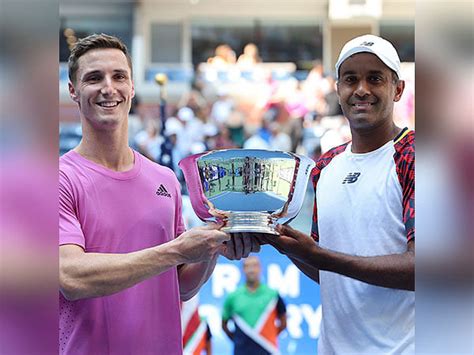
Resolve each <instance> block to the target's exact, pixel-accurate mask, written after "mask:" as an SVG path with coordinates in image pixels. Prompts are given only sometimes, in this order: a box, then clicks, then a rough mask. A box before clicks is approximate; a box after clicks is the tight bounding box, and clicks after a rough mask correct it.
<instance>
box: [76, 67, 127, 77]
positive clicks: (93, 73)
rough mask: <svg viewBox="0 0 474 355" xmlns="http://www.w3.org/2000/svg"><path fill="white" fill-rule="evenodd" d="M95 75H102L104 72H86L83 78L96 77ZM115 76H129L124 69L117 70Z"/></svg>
mask: <svg viewBox="0 0 474 355" xmlns="http://www.w3.org/2000/svg"><path fill="white" fill-rule="evenodd" d="M95 74H102V71H101V70H92V71H90V72H86V73H84V75H83V78H86V77H88V76H91V75H95ZM114 74H126V75H128V72H127V70H124V69H115V70H114Z"/></svg>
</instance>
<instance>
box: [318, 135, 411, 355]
mask: <svg viewBox="0 0 474 355" xmlns="http://www.w3.org/2000/svg"><path fill="white" fill-rule="evenodd" d="M313 181H314V184H315V189H316V206H315V211H314V216H313V228H312V236H313V237H314V238H315V239H316V240H318V239H319V245H320V246H321V247H323V248H325V249H329V250H333V251H337V252H341V253H345V254H350V255H357V256H376V255H388V254H398V253H403V252H405V251H406V249H407V241H408V240H411V239H412V238H414V132H413V131H407V130H404V131H403V132H402V133H401V135H399V137H398V138H396V140H395V141H389V142H387V143H386V144H385V145H383V146H382V147H380V148H378V149H377V150H375V151H372V152H369V153H364V154H354V153H352V152H351V143H349V144H344V145H342V146H339V147H336V148H334V149H332V150H330V151H329V152H328V153H326V154H324V155H323V156H322V157H321V158H320V159H319V161H318V163H317V165H316V168H315V170H314V173H313ZM320 285H321V304H322V312H323V318H322V325H321V336H320V339H319V348H318V352H319V353H320V354H392V353H393V354H402V353H414V351H415V348H414V335H415V326H414V324H415V323H414V322H415V293H414V292H412V291H404V290H395V289H389V288H384V287H378V286H373V285H369V284H367V283H365V282H362V281H358V280H355V279H352V278H349V277H346V276H342V275H339V274H336V273H333V272H327V271H320Z"/></svg>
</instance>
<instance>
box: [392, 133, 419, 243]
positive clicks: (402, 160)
mask: <svg viewBox="0 0 474 355" xmlns="http://www.w3.org/2000/svg"><path fill="white" fill-rule="evenodd" d="M394 160H395V165H396V168H397V176H398V180H399V181H400V185H401V187H402V196H403V197H402V206H403V223H404V224H405V231H406V236H407V241H410V240H412V239H413V238H415V132H414V131H410V132H409V133H408V134H407V135H406V136H405V137H404V138H402V139H401V140H400V141H399V142H397V143H396V144H395V154H394Z"/></svg>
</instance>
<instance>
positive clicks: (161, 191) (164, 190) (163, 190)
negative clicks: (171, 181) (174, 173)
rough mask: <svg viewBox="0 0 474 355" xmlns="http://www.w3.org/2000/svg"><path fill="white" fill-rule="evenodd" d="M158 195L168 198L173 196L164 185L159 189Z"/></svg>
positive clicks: (157, 190)
mask: <svg viewBox="0 0 474 355" xmlns="http://www.w3.org/2000/svg"><path fill="white" fill-rule="evenodd" d="M156 194H157V195H158V196H166V197H171V195H170V194H169V193H168V191H167V190H166V188H165V187H164V186H163V184H161V185H160V187H159V188H158V189H156Z"/></svg>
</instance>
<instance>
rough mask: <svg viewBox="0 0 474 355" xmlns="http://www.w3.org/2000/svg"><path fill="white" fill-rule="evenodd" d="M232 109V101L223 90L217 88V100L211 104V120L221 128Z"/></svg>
mask: <svg viewBox="0 0 474 355" xmlns="http://www.w3.org/2000/svg"><path fill="white" fill-rule="evenodd" d="M234 108H235V102H234V100H233V99H232V98H231V97H230V95H229V94H228V92H227V91H226V90H225V89H223V88H219V89H218V90H217V100H216V101H215V102H214V103H213V104H212V109H211V120H212V121H213V122H215V123H216V124H217V125H218V126H219V127H222V126H223V125H225V124H226V123H227V120H228V119H229V116H230V115H231V113H232V111H233V110H234Z"/></svg>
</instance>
